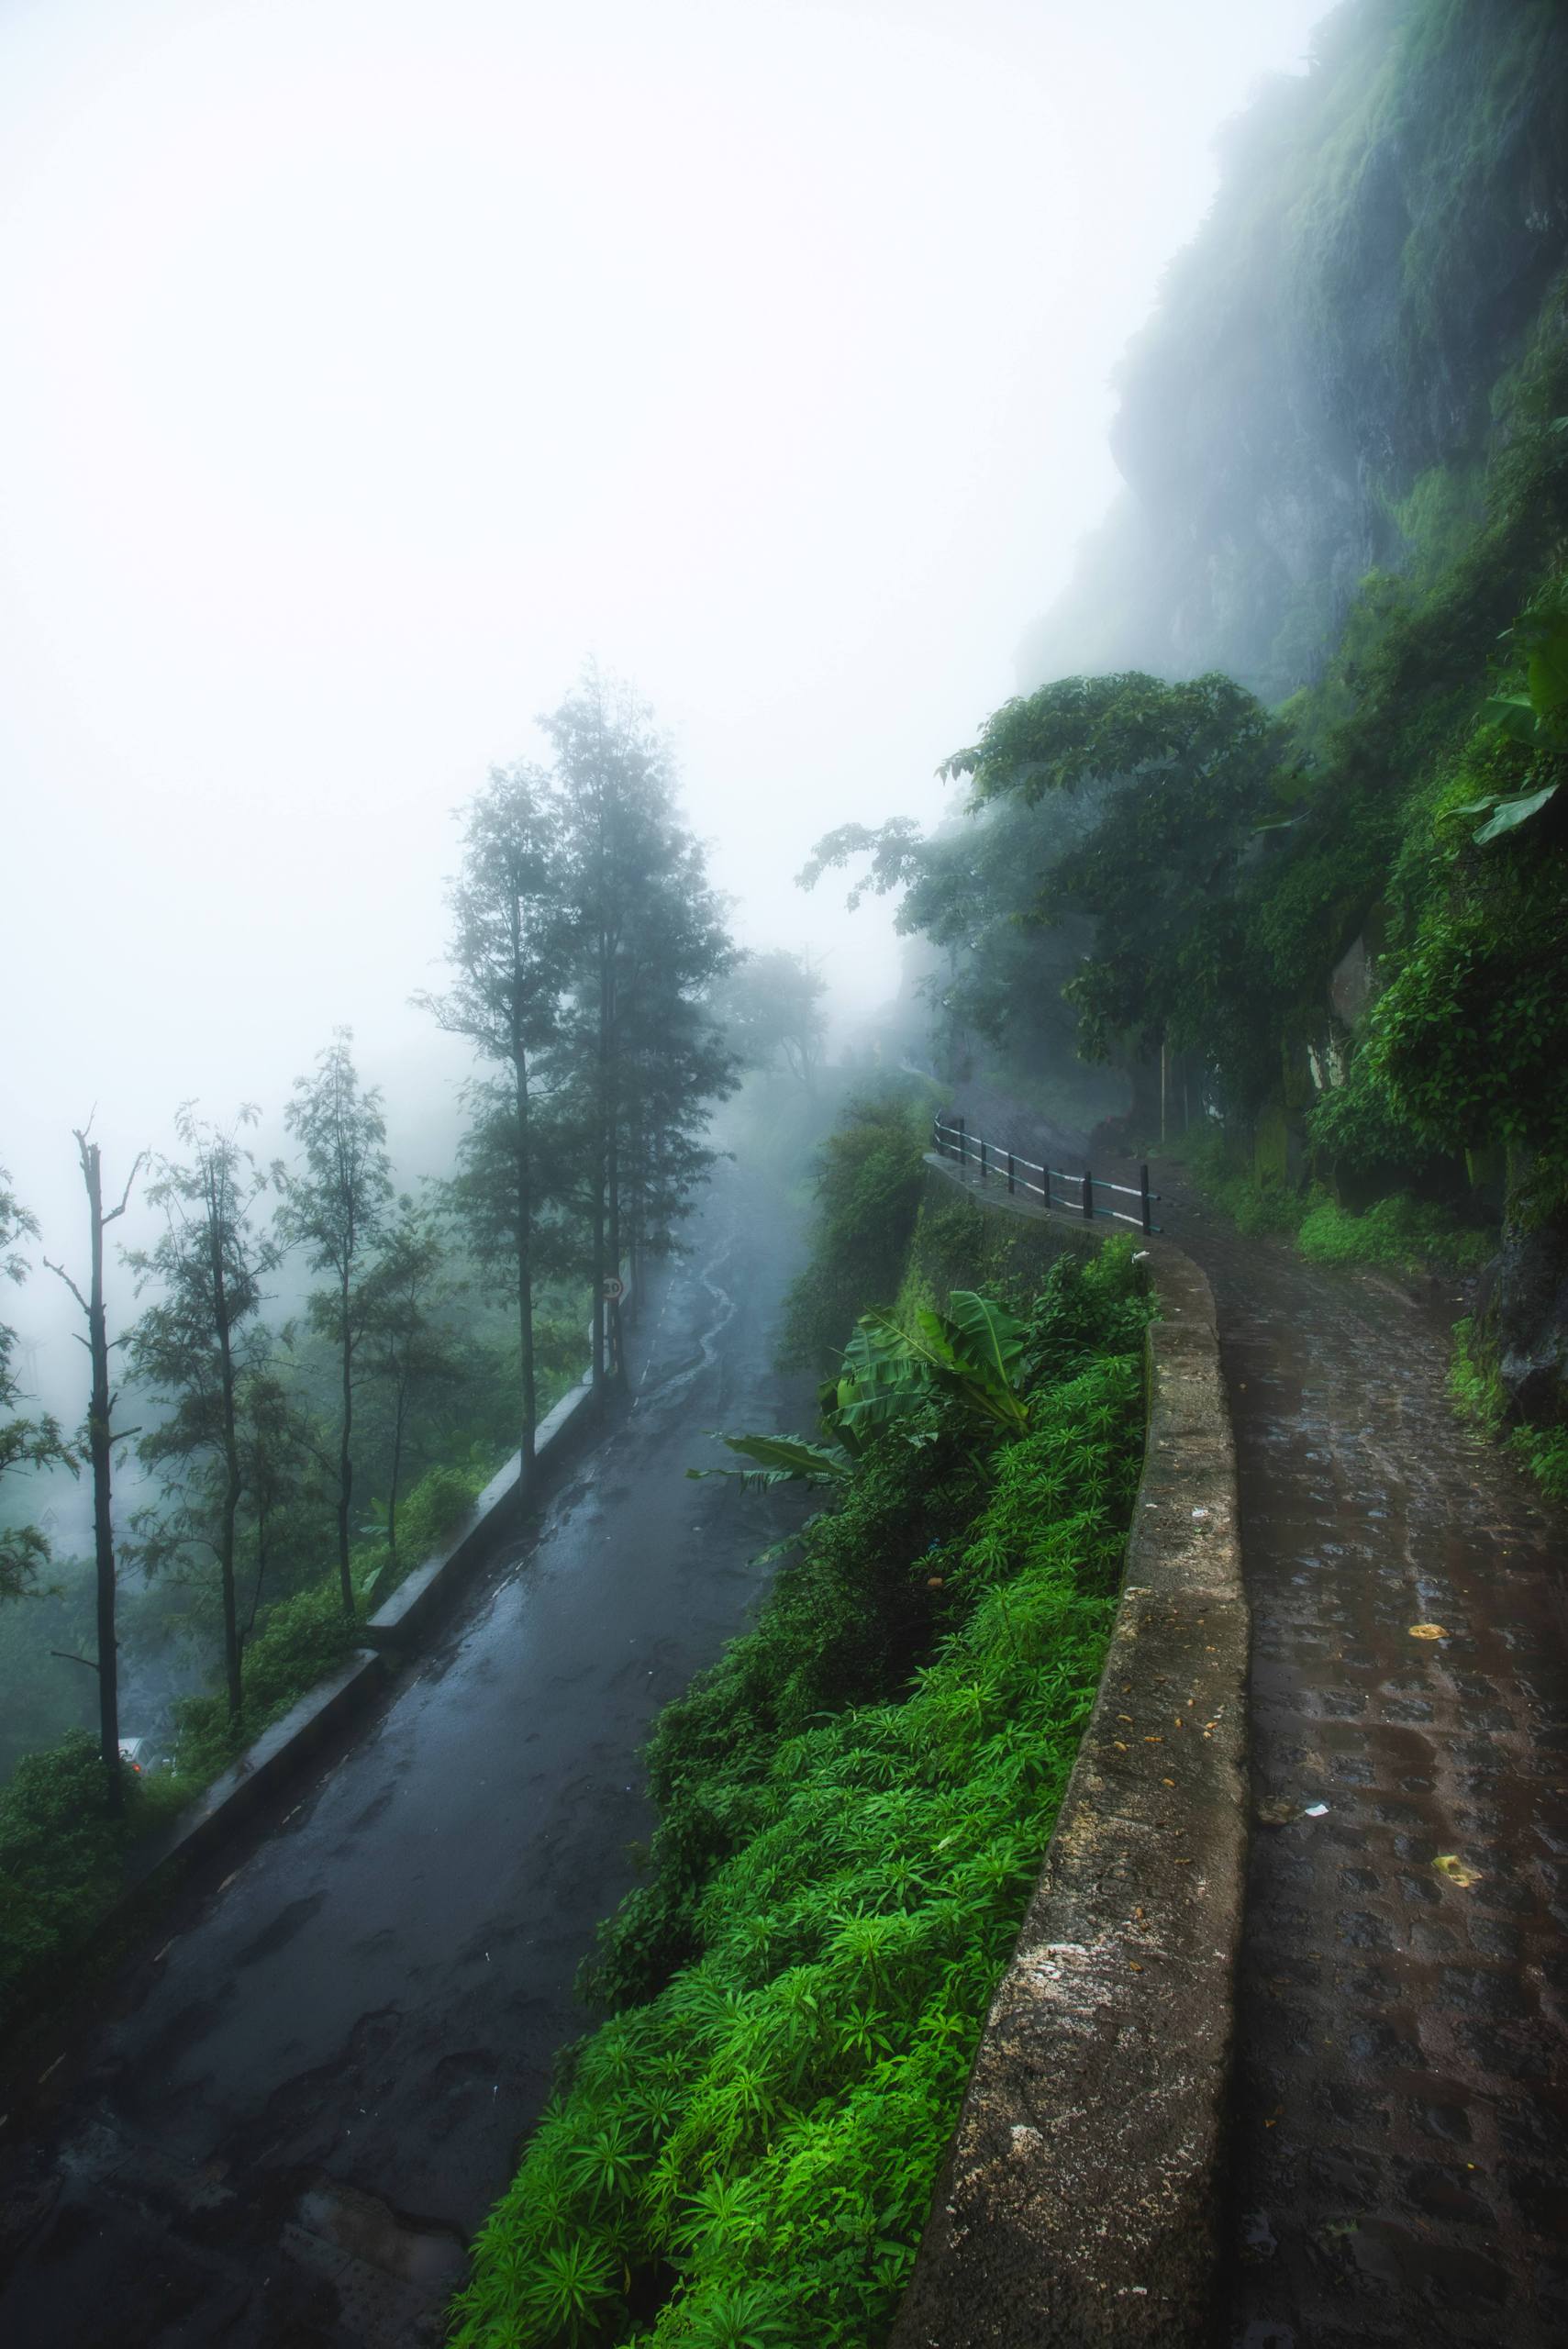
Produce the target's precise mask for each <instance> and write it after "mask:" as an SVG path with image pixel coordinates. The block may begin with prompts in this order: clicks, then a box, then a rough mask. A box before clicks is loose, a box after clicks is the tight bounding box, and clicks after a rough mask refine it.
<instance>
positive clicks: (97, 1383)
mask: <svg viewBox="0 0 1568 2349" xmlns="http://www.w3.org/2000/svg"><path fill="white" fill-rule="evenodd" d="M82 1173H83V1180H84V1181H85V1183H86V1186H87V1205H88V1210H89V1214H90V1216H91V1229H92V1235H93V1277H92V1286H91V1287H90V1288H89V1290H88V1300H89V1302H88V1308H87V1340H88V1352H89V1353H90V1355H91V1357H92V1364H93V1390H92V1396H91V1399H90V1400H89V1402H88V1406H87V1447H88V1452H89V1454H90V1457H91V1459H92V1463H93V1549H94V1554H95V1559H96V1562H97V1570H98V1751H99V1753H100V1754H101V1755H102V1757H103V1764H104V1776H105V1779H106V1785H107V1788H108V1800H109V1808H110V1809H111V1810H115V1811H118V1810H123V1809H124V1808H125V1789H124V1784H123V1781H122V1778H121V1774H120V1670H119V1648H118V1644H117V1640H116V1636H115V1531H114V1519H113V1515H112V1509H111V1503H112V1498H113V1494H112V1472H111V1464H110V1460H109V1339H108V1328H107V1323H106V1318H105V1308H104V1175H103V1162H102V1160H101V1158H100V1156H99V1153H98V1145H97V1143H96V1142H91V1143H86V1142H84V1143H83V1146H82Z"/></svg>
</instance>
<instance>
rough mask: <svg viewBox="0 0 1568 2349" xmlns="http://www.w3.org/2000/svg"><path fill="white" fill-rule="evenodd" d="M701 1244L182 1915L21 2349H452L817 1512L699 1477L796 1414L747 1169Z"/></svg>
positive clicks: (100, 2035)
mask: <svg viewBox="0 0 1568 2349" xmlns="http://www.w3.org/2000/svg"><path fill="white" fill-rule="evenodd" d="M690 1238H691V1248H690V1253H689V1254H688V1255H687V1256H686V1257H685V1258H684V1260H682V1261H681V1262H679V1263H677V1264H675V1265H674V1266H673V1267H672V1268H671V1269H669V1270H668V1271H666V1272H665V1273H664V1274H663V1275H660V1276H656V1277H655V1281H654V1284H653V1286H652V1287H651V1292H650V1296H649V1301H648V1305H647V1307H646V1308H645V1310H644V1313H643V1315H642V1317H641V1320H640V1326H639V1330H637V1332H636V1333H635V1335H634V1336H633V1339H632V1341H631V1344H630V1347H629V1350H628V1353H629V1370H630V1379H631V1394H630V1397H629V1399H628V1403H627V1404H626V1405H624V1406H623V1407H622V1408H621V1409H620V1412H619V1414H618V1416H617V1419H616V1420H615V1422H614V1424H613V1426H612V1429H611V1431H610V1432H609V1433H608V1434H607V1435H606V1438H605V1439H604V1440H603V1441H602V1442H600V1443H599V1444H598V1445H597V1446H596V1447H595V1450H593V1451H592V1452H591V1453H588V1454H587V1455H586V1456H585V1457H584V1459H582V1460H581V1461H580V1462H579V1463H578V1464H576V1466H575V1468H574V1469H573V1471H572V1472H571V1474H570V1482H569V1483H568V1484H567V1485H566V1486H565V1488H564V1489H562V1490H561V1491H559V1492H558V1493H557V1494H556V1496H555V1497H553V1498H552V1499H550V1501H549V1502H548V1503H547V1504H546V1505H545V1506H544V1507H543V1508H541V1510H540V1512H539V1516H538V1517H537V1519H536V1520H534V1521H533V1522H531V1523H530V1524H529V1525H528V1527H527V1528H526V1529H525V1531H524V1532H523V1534H522V1535H521V1537H520V1538H518V1539H517V1540H515V1541H514V1542H511V1543H509V1544H508V1545H507V1546H506V1547H505V1548H504V1549H503V1550H502V1551H501V1552H500V1553H498V1554H497V1556H496V1557H495V1560H494V1562H493V1563H492V1564H490V1566H489V1567H488V1569H487V1570H486V1571H484V1573H483V1574H482V1575H481V1576H480V1577H479V1578H478V1580H477V1581H476V1583H475V1585H474V1586H473V1588H472V1589H471V1591H470V1593H469V1595H468V1597H467V1598H466V1600H465V1603H464V1605H463V1608H462V1613H461V1616H460V1617H459V1618H458V1619H457V1620H452V1621H450V1622H449V1623H448V1624H447V1625H446V1626H445V1627H444V1628H443V1630H442V1631H441V1632H440V1633H439V1636H438V1638H437V1640H436V1642H435V1644H434V1645H433V1646H432V1647H431V1648H430V1650H429V1651H428V1653H425V1654H423V1655H421V1656H419V1657H418V1658H417V1660H415V1661H414V1662H413V1663H411V1664H409V1665H408V1666H407V1667H406V1669H405V1671H404V1672H403V1674H402V1675H401V1676H400V1678H399V1679H398V1681H397V1682H396V1683H395V1686H394V1687H392V1688H391V1689H390V1690H389V1691H388V1693H387V1694H386V1696H385V1697H384V1698H383V1699H381V1700H380V1702H379V1706H378V1709H377V1710H376V1712H375V1713H374V1714H373V1716H372V1717H371V1719H370V1720H368V1721H361V1723H360V1724H359V1725H358V1726H357V1728H356V1729H355V1730H354V1731H353V1732H352V1733H351V1737H350V1742H346V1743H345V1744H344V1745H343V1746H342V1747H340V1748H339V1749H338V1750H337V1751H336V1753H335V1755H331V1754H329V1755H328V1757H327V1758H326V1760H325V1761H324V1762H323V1763H322V1764H320V1765H316V1766H315V1768H314V1770H313V1772H312V1773H311V1774H310V1775H307V1776H306V1777H304V1778H303V1779H301V1780H299V1781H296V1782H295V1786H294V1787H293V1789H292V1791H291V1792H290V1793H289V1794H288V1795H287V1796H286V1797H285V1798H284V1804H286V1806H287V1808H286V1812H285V1815H284V1816H283V1817H282V1818H281V1819H276V1820H274V1821H273V1822H272V1824H271V1826H270V1827H269V1828H267V1829H265V1830H262V1831H260V1840H259V1841H255V1840H253V1841H252V1843H251V1845H250V1847H249V1849H248V1851H247V1854H246V1856H244V1857H242V1858H240V1859H239V1861H238V1864H236V1863H235V1862H234V1861H233V1859H232V1858H231V1859H230V1861H229V1862H228V1865H229V1866H230V1867H232V1869H233V1873H232V1874H231V1875H229V1876H227V1877H226V1878H225V1880H224V1881H223V1883H222V1884H221V1885H217V1886H216V1887H213V1886H212V1885H211V1884H210V1883H209V1884H208V1885H206V1886H204V1887H196V1888H195V1889H193V1890H192V1891H191V1892H189V1893H188V1894H187V1895H186V1896H185V1898H184V1899H183V1902H182V1904H181V1906H180V1908H179V1909H177V1911H176V1913H175V1914H174V1916H173V1917H172V1920H171V1921H170V1925H169V1927H168V1930H167V1932H166V1933H165V1934H164V1935H163V1936H162V1938H163V1940H164V1942H165V1943H166V1946H165V1947H163V1948H161V1949H160V1950H157V1951H156V1952H149V1953H147V1954H143V1955H141V1956H139V1957H138V1958H137V1959H136V1960H134V1961H133V1962H132V1963H131V1964H129V1965H128V1967H127V1968H126V1970H125V1971H124V1973H123V1975H122V1976H121V1977H120V1978H119V1979H118V1980H117V1983H116V1984H115V1985H114V1986H113V1988H112V1991H111V1993H110V1996H109V2000H108V2016H107V2020H106V2021H103V2022H102V2023H101V2024H100V2025H99V2026H98V2027H97V2028H95V2030H94V2031H93V2032H91V2034H90V2035H89V2036H88V2037H87V2038H85V2039H84V2040H83V2042H82V2043H80V2044H79V2045H77V2046H75V2047H73V2048H72V2050H71V2052H70V2053H69V2054H67V2056H66V2058H65V2060H64V2062H63V2063H62V2064H61V2067H60V2069H59V2071H58V2072H56V2073H55V2074H54V2076H53V2077H52V2078H51V2079H50V2083H49V2087H48V2091H47V2095H48V2099H49V2101H48V2103H47V2105H46V2108H45V2110H44V2111H43V2113H42V2115H41V2117H36V2116H35V2119H34V2121H33V2124H32V2127H31V2131H30V2133H29V2134H28V2137H27V2138H26V2140H25V2141H24V2142H23V2143H19V2144H17V2143H10V2144H7V2145H6V2150H5V2151H4V2152H0V2198H3V2203H4V2217H3V2218H0V2341H4V2342H5V2343H6V2344H7V2349H109V2345H110V2344H113V2349H142V2344H148V2349H151V2344H157V2349H205V2344H207V2343H219V2342H221V2343H225V2344H228V2349H284V2344H287V2349H403V2344H406V2343H409V2344H411V2343H419V2342H428V2341H434V2340H436V2339H438V2338H439V2316H440V2310H441V2308H442V2306H443V2304H444V2302H445V2299H446V2298H447V2296H448V2294H449V2292H450V2288H451V2286H452V2284H453V2282H454V2281H455V2280H457V2279H458V2278H459V2277H461V2274H462V2265H463V2247H464V2244H465V2243H466V2241H467V2239H468V2237H469V2235H470V2234H471V2233H472V2232H473V2229H474V2227H475V2226H476V2225H477V2223H478V2222H479V2221H480V2220H481V2219H482V2218H483V2217H484V2213H485V2211H486V2210H487V2209H488V2208H489V2206H490V2204H491V2202H492V2201H493V2200H494V2199H495V2196H496V2195H497V2194H498V2193H499V2192H500V2190H501V2189H502V2188H503V2187H504V2186H505V2185H506V2181H507V2179H508V2177H509V2176H510V2173H511V2170H512V2167H513V2164H514V2157H515V2154H516V2151H517V2143H518V2140H519V2138H520V2137H521V2135H522V2134H523V2133H524V2132H526V2130H527V2129H528V2126H529V2124H530V2123H531V2122H532V2121H533V2120H534V2118H535V2117H536V2115H537V2113H538V2112H539V2109H540V2107H541V2106H542V2104H543V2103H544V2101H545V2099H546V2097H547V2095H548V2088H549V2080H550V2065H551V2062H552V2059H553V2058H554V2056H555V2054H556V2052H557V2051H558V2050H559V2049H560V2048H561V2047H562V2044H563V2043H566V2042H567V2041H569V2040H570V2039H572V2038H573V2037H575V2036H576V2035H577V2033H578V2032H580V2031H581V2030H582V2028H583V2026H584V2014H583V2010H582V2009H581V2008H580V2007H577V2006H576V2005H575V2004H574V2003H573V1998H572V1981H573V1974H574V1972H575V1969H576V1967H577V1965H578V1962H579V1961H580V1959H581V1958H582V1957H583V1956H584V1954H585V1952H586V1951H587V1950H588V1948H589V1947H590V1945H591V1943H592V1940H593V1932H594V1927H595V1922H596V1921H597V1920H598V1919H599V1918H600V1917H602V1916H603V1915H604V1914H605V1913H606V1911H607V1910H608V1909H610V1908H612V1907H613V1906H614V1904H615V1902H616V1900H617V1898H619V1896H620V1895H621V1894H622V1893H623V1892H624V1891H625V1890H626V1889H627V1887H628V1885H629V1883H630V1882H631V1881H632V1876H633V1860H632V1856H631V1847H632V1845H633V1843H634V1842H635V1841H636V1840H637V1839H639V1838H646V1836H647V1834H648V1833H649V1831H650V1827H651V1809H650V1807H649V1805H648V1802H647V1800H646V1797H645V1795H644V1792H643V1773H642V1767H641V1763H640V1760H639V1747H640V1745H641V1743H642V1742H643V1739H644V1737H645V1736H646V1733H647V1729H648V1725H649V1722H650V1720H651V1717H652V1715H653V1714H654V1713H655V1712H656V1711H657V1710H658V1709H659V1707H660V1706H661V1705H662V1704H663V1703H665V1701H666V1700H667V1699H668V1698H671V1697H673V1696H674V1695H676V1694H678V1693H679V1691H680V1690H681V1689H682V1688H683V1687H684V1685H685V1683H686V1681H687V1680H688V1679H689V1677H690V1675H691V1674H692V1673H693V1671H694V1670H695V1669H696V1668H698V1667H699V1666H700V1665H702V1664H706V1663H707V1662H709V1661H710V1660H711V1659H712V1658H713V1656H714V1655H715V1654H716V1653H717V1651H718V1649H719V1647H720V1646H721V1645H722V1643H723V1642H724V1640H725V1639H726V1638H727V1637H728V1635H730V1634H731V1633H732V1632H733V1631H736V1630H737V1629H739V1628H740V1625H741V1623H742V1620H743V1619H744V1617H745V1615H746V1612H747V1609H748V1608H749V1607H750V1605H751V1602H752V1600H753V1598H755V1596H756V1595H757V1592H758V1590H759V1588H760V1578H759V1575H758V1573H757V1570H756V1569H755V1568H753V1567H752V1566H751V1565H750V1564H749V1563H748V1562H749V1561H750V1560H751V1557H752V1556H753V1555H754V1554H755V1553H757V1552H758V1551H759V1550H760V1549H762V1547H763V1546H764V1545H765V1544H766V1543H767V1542H769V1541H770V1540H771V1539H773V1537H774V1535H775V1534H776V1533H777V1531H779V1530H780V1528H781V1526H782V1524H783V1523H784V1522H785V1521H786V1511H790V1510H791V1504H789V1503H787V1502H784V1503H781V1502H778V1501H764V1500H759V1499H755V1498H751V1497H743V1496H742V1495H741V1494H740V1491H739V1490H738V1488H737V1487H735V1486H729V1485H715V1484H702V1485H696V1484H692V1483H689V1482H688V1481H687V1480H686V1477H685V1474H684V1472H685V1469H686V1467H687V1465H688V1464H691V1463H693V1462H695V1461H700V1460H702V1459H704V1458H706V1457H711V1456H712V1452H713V1447H712V1446H711V1445H710V1444H709V1443H708V1442H706V1441H705V1431H707V1430H709V1429H711V1428H713V1427H714V1426H715V1425H718V1424H729V1425H735V1424H738V1423H751V1422H753V1421H760V1422H761V1423H762V1424H763V1425H773V1424H776V1423H778V1419H779V1414H780V1411H781V1408H783V1409H784V1410H785V1411H786V1412H787V1410H788V1409H789V1408H792V1407H795V1405H796V1403H797V1398H795V1397H790V1398H789V1400H788V1401H787V1402H784V1403H781V1397H780V1393H779V1382H778V1380H777V1378H776V1377H775V1375H774V1374H773V1370H772V1366H771V1364H772V1353H773V1340H774V1335H775V1329H776V1322H777V1315H778V1308H779V1304H780V1301H781V1298H782V1295H783V1290H784V1285H785V1283H786V1281H787V1279H788V1277H789V1275H790V1274H791V1273H792V1272H793V1270H794V1269H795V1261H796V1258H797V1255H798V1247H797V1243H796V1241H795V1234H794V1232H793V1230H792V1228H791V1225H790V1222H789V1219H787V1217H785V1216H784V1215H783V1214H782V1213H781V1210H780V1208H779V1205H778V1202H777V1201H776V1200H775V1199H774V1198H773V1197H771V1196H770V1195H768V1194H765V1193H763V1194H761V1195H759V1193H758V1191H757V1189H756V1186H755V1185H754V1184H752V1185H748V1184H746V1183H744V1182H743V1181H742V1179H741V1177H740V1175H738V1174H737V1173H736V1172H735V1171H734V1170H733V1169H731V1168H729V1167H728V1166H721V1167H720V1168H719V1170H718V1172H717V1175H716V1177H715V1180H714V1183H713V1185H712V1186H711V1188H710V1191H709V1193H708V1195H707V1197H706V1202H705V1205H704V1208H703V1210H702V1212H701V1215H700V1217H699V1219H697V1221H696V1224H695V1229H694V1230H693V1231H692V1233H691V1235H690ZM799 1408H805V1405H804V1403H801V1404H800V1405H799ZM794 1508H795V1509H796V1510H797V1509H798V1503H796V1504H795V1505H794ZM280 1808H283V1806H282V1805H280ZM214 1873H216V1871H215V1872H214ZM16 2133H17V2124H16V2122H15V2121H13V2125H12V2129H11V2131H10V2132H7V2134H8V2136H12V2137H14V2136H15V2135H16ZM4 2142H5V2141H0V2143H4Z"/></svg>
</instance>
